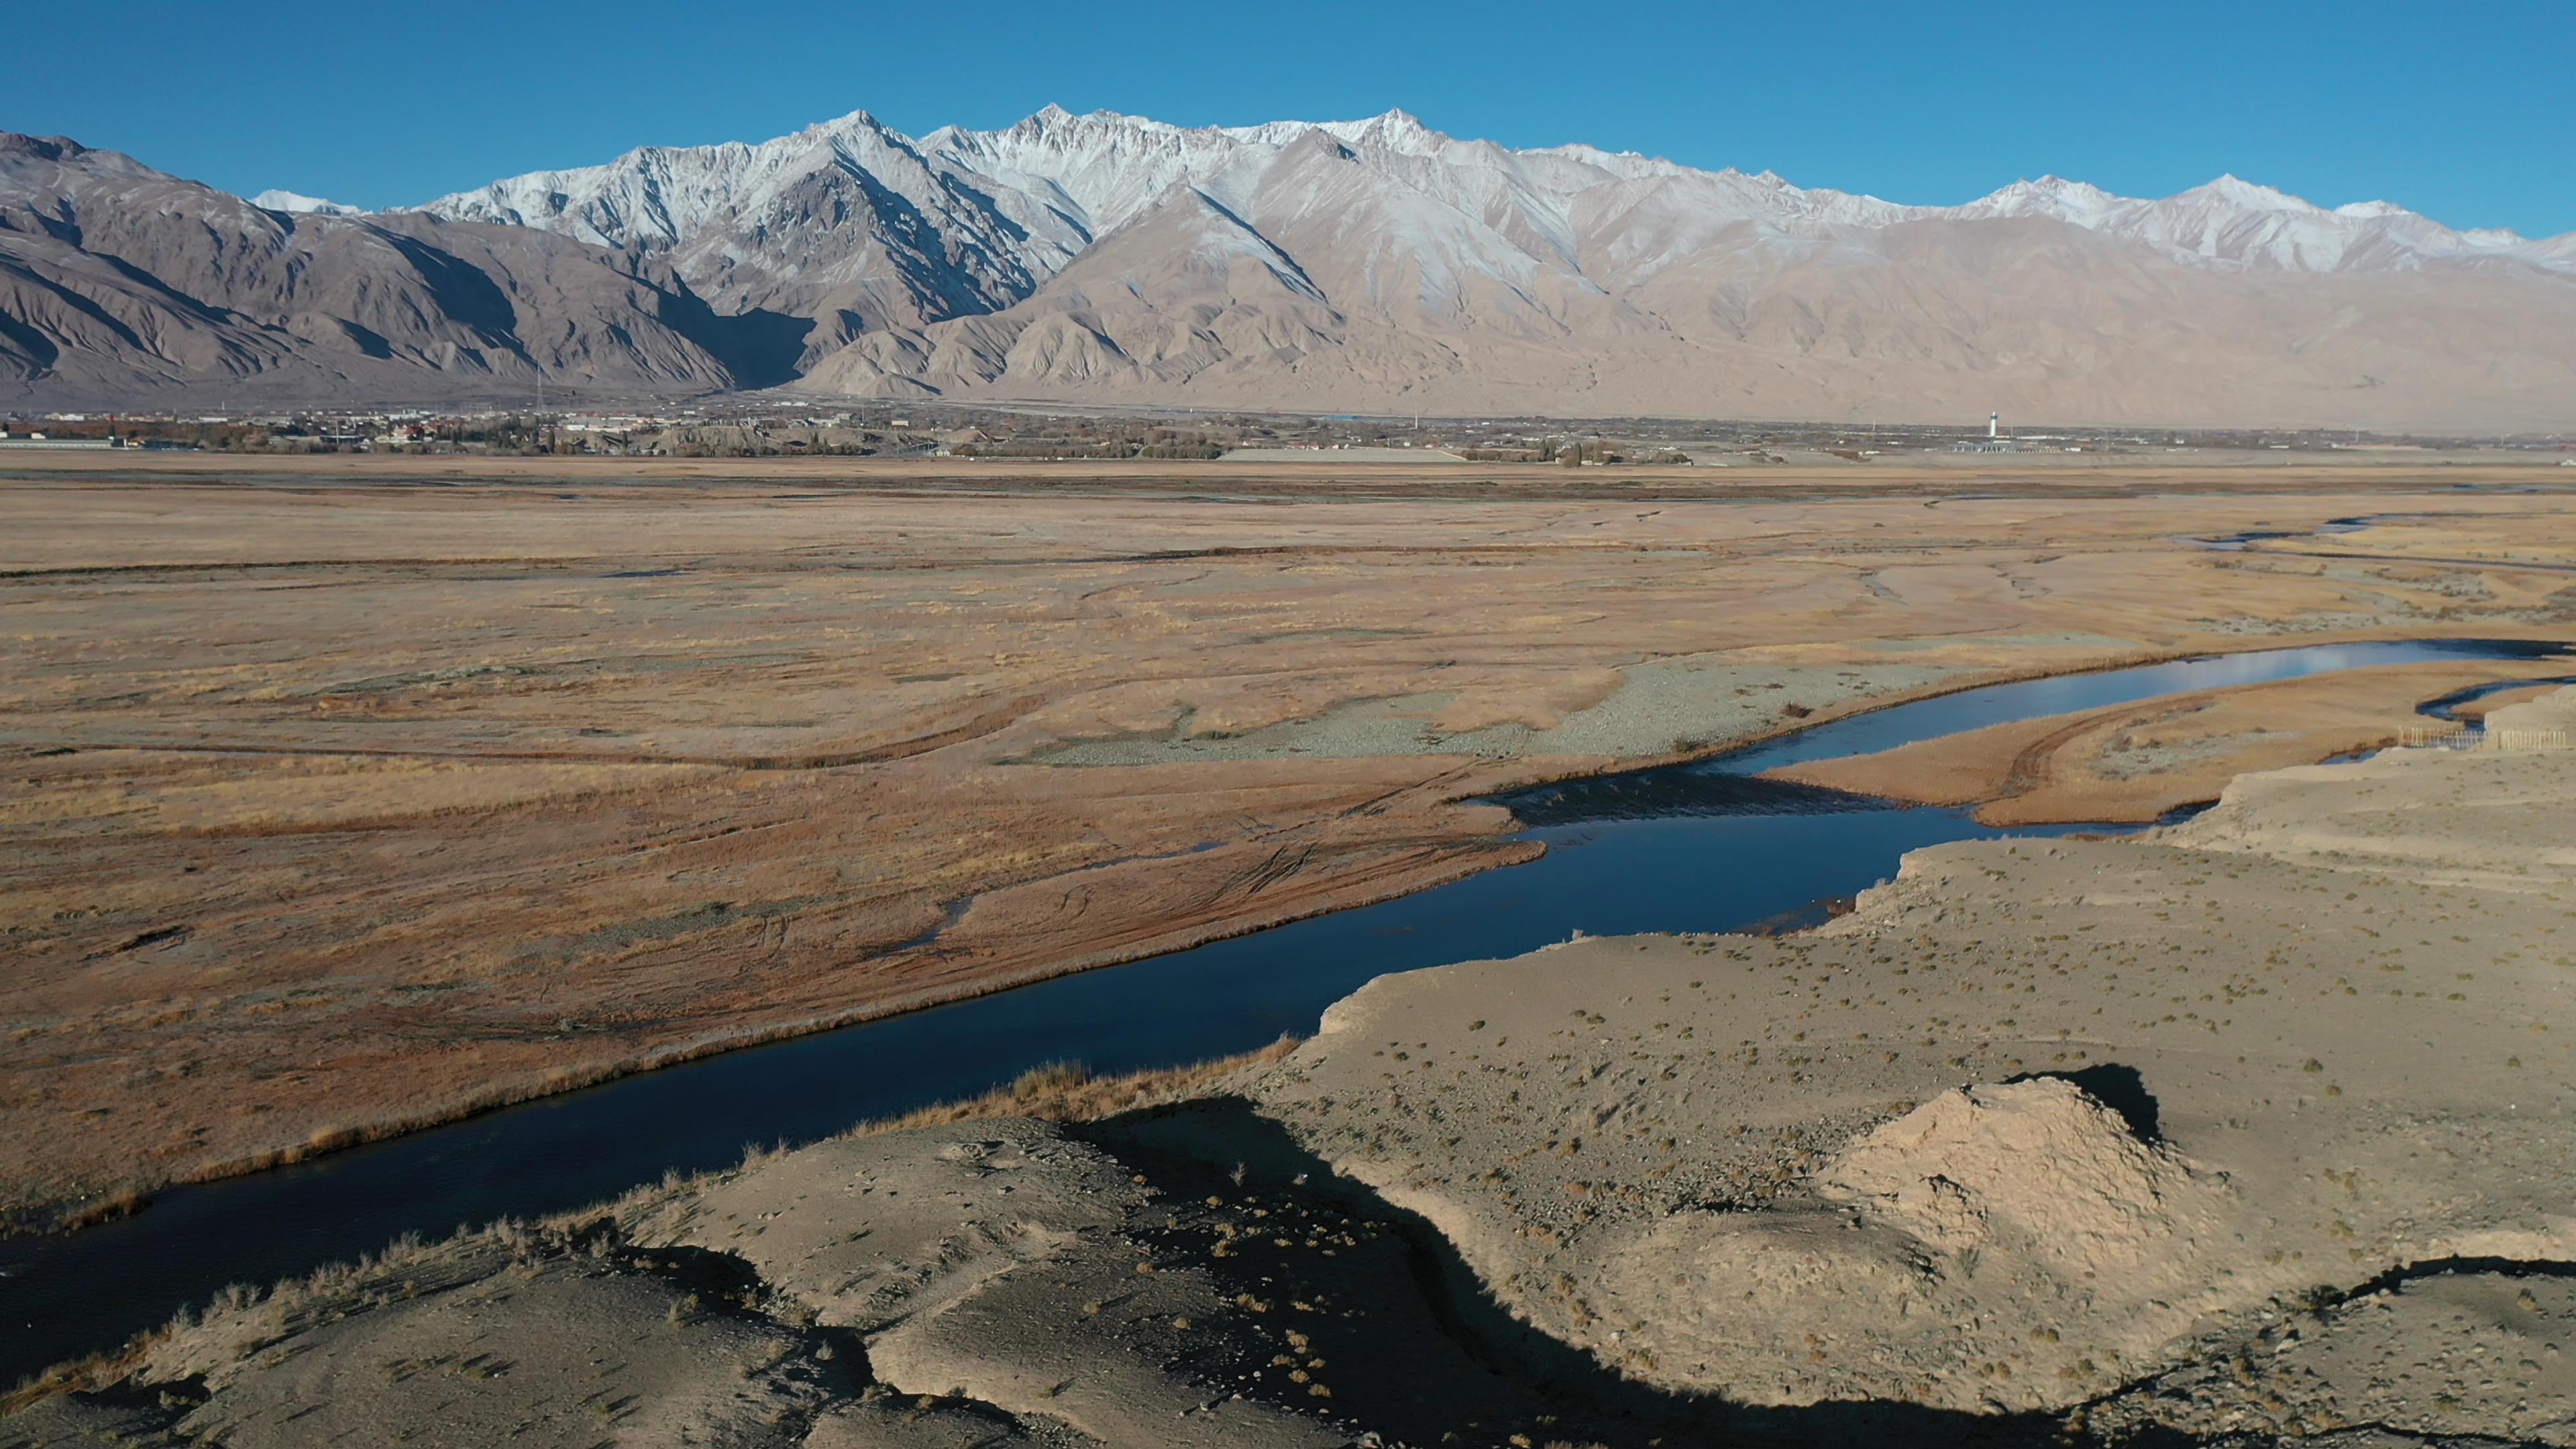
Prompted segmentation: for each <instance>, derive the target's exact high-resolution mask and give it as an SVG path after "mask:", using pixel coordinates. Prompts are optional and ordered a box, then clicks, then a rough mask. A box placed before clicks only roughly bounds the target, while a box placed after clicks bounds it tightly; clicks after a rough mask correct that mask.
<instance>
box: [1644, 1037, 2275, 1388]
mask: <svg viewBox="0 0 2576 1449" xmlns="http://www.w3.org/2000/svg"><path fill="white" fill-rule="evenodd" d="M1805 1188H1806V1190H1805V1191H1803V1192H1798V1193H1793V1194H1790V1195H1787V1196H1784V1197H1783V1198H1782V1199H1780V1200H1779V1201H1778V1202H1777V1204H1776V1205H1775V1206H1773V1207H1770V1208H1766V1209H1764V1210H1761V1211H1756V1212H1733V1213H1723V1212H1685V1213H1681V1214H1677V1215H1675V1216H1673V1217H1671V1218H1669V1219H1666V1220H1665V1221H1663V1222H1660V1223H1657V1224H1654V1225H1652V1226H1651V1227H1649V1228H1647V1229H1646V1230H1645V1231H1644V1232H1642V1233H1638V1234H1622V1235H1618V1236H1616V1237H1614V1238H1613V1239H1612V1241H1611V1243H1610V1244H1609V1245H1607V1248H1608V1250H1607V1252H1606V1254H1605V1257H1606V1260H1607V1261H1606V1262H1605V1263H1604V1264H1603V1267H1602V1274H1601V1276H1602V1282H1603V1284H1604V1287H1605V1289H1606V1291H1605V1292H1604V1293H1603V1294H1602V1295H1601V1297H1600V1299H1599V1300H1598V1302H1597V1304H1596V1308H1597V1310H1598V1311H1600V1312H1602V1313H1604V1314H1606V1315H1607V1316H1608V1318H1609V1319H1611V1320H1612V1321H1618V1322H1628V1321H1632V1320H1633V1321H1638V1322H1640V1323H1642V1325H1643V1327H1642V1328H1641V1329H1639V1330H1636V1331H1635V1332H1634V1334H1633V1336H1635V1337H1637V1338H1640V1339H1642V1340H1643V1341H1644V1344H1645V1347H1646V1350H1647V1352H1648V1353H1650V1354H1651V1355H1652V1357H1653V1358H1654V1360H1655V1372H1656V1373H1657V1375H1658V1376H1659V1377H1670V1378H1672V1379H1674V1380H1675V1381H1677V1382H1684V1383H1688V1384H1690V1385H1691V1386H1692V1387H1694V1388H1699V1389H1703V1390H1705V1389H1710V1388H1715V1389H1718V1390H1720V1391H1722V1392H1725V1393H1726V1394H1728V1395H1729V1396H1730V1397H1734V1398H1738V1399H1741V1400H1745V1401H1748V1402H1752V1403H1760V1404H1811V1403H1818V1402H1822V1401H1825V1400H1828V1399H1848V1398H1915V1399H1917V1400H1919V1401H1924V1402H1930V1403H1935V1404H1939V1405H1941V1406H1943V1407H1948V1408H1960V1409H1988V1410H1992V1409H2033V1408H2057V1407H2063V1406H2065V1405H2066V1404H2070V1403H2074V1402H2079V1401H2081V1400H2082V1399H2084V1398H2085V1397H2088V1396H2089V1394H2090V1393H2092V1392H2098V1391H2099V1387H2100V1381H2101V1376H2102V1374H2103V1372H2104V1371H2105V1370H2104V1364H2105V1363H2107V1362H2108V1361H2110V1360H2112V1359H2115V1358H2116V1359H2126V1358H2130V1357H2134V1356H2137V1355H2141V1354H2145V1353H2148V1352H2151V1351H2152V1350H2153V1348H2154V1347H2155V1346H2156V1342H2157V1341H2158V1339H2159V1338H2160V1337H2161V1336H2164V1335H2168V1334H2170V1333H2172V1332H2174V1331H2177V1330H2179V1329H2180V1328H2181V1327H2182V1326H2183V1323H2182V1321H2181V1320H2180V1319H2179V1318H2178V1317H2177V1315H2176V1313H2175V1311H2174V1305H2175V1304H2177V1303H2180V1302H2182V1301H2185V1300H2186V1299H2187V1297H2188V1296H2189V1294H2190V1290H2191V1287H2192V1285H2193V1283H2194V1282H2195V1281H2196V1280H2197V1279H2199V1278H2201V1277H2203V1276H2205V1275H2206V1271H2207V1270H2206V1266H2205V1265H2204V1264H2203V1263H2201V1262H2200V1258H2201V1255H2202V1251H2203V1245H2204V1243H2205V1241H2206V1240H2207V1239H2208V1237H2209V1236H2210V1234H2211V1230H2212V1229H2213V1228H2214V1227H2215V1226H2216V1225H2217V1224H2218V1223H2219V1222H2220V1221H2221V1220H2222V1218H2223V1216H2224V1206H2225V1192H2224V1189H2223V1188H2222V1187H2220V1186H2218V1185H2216V1184H2214V1183H2212V1182H2211V1181H2209V1180H2207V1179H2206V1177H2205V1176H2204V1175H2203V1174H2201V1173H2199V1172H2197V1171H2196V1170H2195V1169H2194V1168H2193V1166H2192V1165H2191V1164H2190V1163H2188V1162H2186V1161H2185V1160H2184V1159H2183V1158H2182V1157H2181V1156H2180V1155H2179V1154H2177V1153H2175V1152H2173V1151H2172V1150H2170V1149H2169V1148H2164V1147H2160V1146H2154V1145H2150V1144H2148V1143H2145V1142H2141V1141H2140V1140H2138V1138H2137V1137H2136V1136H2135V1135H2133V1134H2132V1132H2131V1131H2130V1128H2129V1124H2128V1123H2127V1122H2126V1121H2124V1120H2123V1119H2122V1118H2121V1117H2120V1115H2119V1114H2118V1113H2116V1112H2114V1111H2112V1110H2111V1109H2110V1108H2108V1107H2106V1106H2104V1105H2103V1104H2102V1103H2100V1102H2098V1101H2096V1100H2094V1099H2093V1098H2092V1097H2091V1096H2089V1095H2087V1094H2086V1093H2085V1092H2084V1091H2083V1089H2081V1088H2079V1087H2077V1086H2075V1085H2074V1084H2073V1083H2070V1082H2066V1081H2062V1080H2056V1079H2046V1078H2043V1079H2038V1080H2031V1081H2018V1082H2005V1083H1988V1084H1983V1085H1979V1086H1974V1087H1967V1088H1962V1089H1959V1090H1955V1091H1949V1092H1944V1093H1942V1094H1941V1095H1940V1096H1938V1097H1936V1098H1934V1099H1933V1100H1932V1101H1930V1102H1928V1103H1926V1104H1924V1105H1923V1106H1920V1107H1917V1108H1915V1109H1914V1110H1913V1111H1911V1112H1908V1113H1906V1114H1905V1115H1903V1116H1901V1117H1898V1118H1895V1119H1894V1120H1892V1121H1888V1122H1886V1123H1883V1124H1881V1125H1880V1126H1878V1127H1876V1128H1874V1129H1872V1130H1871V1131H1869V1132H1866V1133H1864V1134H1862V1135H1861V1136H1859V1137H1857V1138H1856V1139H1854V1140H1853V1141H1851V1142H1850V1143H1849V1144H1848V1145H1847V1146H1846V1147H1845V1148H1844V1149H1843V1150H1842V1151H1840V1152H1839V1153H1836V1154H1835V1155H1833V1156H1832V1157H1831V1158H1830V1159H1829V1160H1828V1161H1827V1162H1826V1164H1825V1166H1824V1167H1823V1169H1822V1170H1821V1171H1819V1172H1818V1173H1817V1174H1816V1175H1815V1176H1814V1177H1813V1178H1812V1179H1811V1180H1810V1181H1809V1182H1808V1183H1807V1184H1806V1185H1805ZM1748 1306H1751V1308H1752V1310H1753V1311H1754V1312H1757V1313H1758V1314H1760V1315H1761V1317H1762V1318H1763V1319H1764V1321H1765V1323H1766V1331H1765V1332H1763V1333H1759V1334H1747V1333H1745V1332H1744V1327H1745V1313H1746V1311H1747V1308H1748ZM1630 1336H1632V1335H1631V1334H1630V1333H1627V1332H1623V1333H1621V1335H1620V1339H1621V1341H1622V1343H1623V1344H1625V1343H1626V1340H1627V1339H1628V1338H1629V1337H1630Z"/></svg>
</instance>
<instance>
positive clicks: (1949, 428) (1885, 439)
mask: <svg viewBox="0 0 2576 1449" xmlns="http://www.w3.org/2000/svg"><path fill="white" fill-rule="evenodd" d="M2472 447H2474V448H2482V449H2493V448H2503V449H2514V450H2534V451H2548V452H2557V453H2562V454H2567V455H2568V456H2569V461H2571V462H2576V438H2571V437H2568V436H2559V437H2534V438H2520V439H2505V440H2493V439H2484V440H2478V439H2461V438H2443V437H2419V436H2387V435H2376V434H2368V433H2358V432H2350V431H2345V430H2335V431H2332V432H2328V431H2322V430H2312V431H2282V430H2271V431H2209V430H2175V429H2163V428H2157V429H2140V428H2135V427H2124V428H2116V429H2079V428H2067V427H2062V426H2061V427H2033V428H2012V427H2008V426H2007V425H2006V424H2005V422H2004V420H2003V418H2002V416H2001V415H2000V414H1990V415H1989V416H1988V417H1987V418H1985V419H1984V420H1982V422H1980V423H1977V424H1968V425H1927V424H1853V423H1840V424H1831V423H1777V422H1751V421H1746V422H1708V421H1704V420H1681V419H1649V418H1629V419H1616V420H1574V419H1552V418H1535V417H1534V418H1478V419H1442V418H1425V417H1359V416H1307V415H1290V414H1278V413H1206V414H1196V413H1159V414H1145V413H1138V414H1095V413H1082V412H1075V411H1070V410H1057V411H1049V410H1044V409H1039V408H1000V407H978V406H962V405H947V404H907V405H902V406H894V405H886V404H869V405H860V406H855V407H848V408H833V409H828V410H827V409H817V408H811V407H761V406H745V405H743V404H742V403H740V402H739V401H733V400H729V401H728V402H726V403H725V404H723V405H720V406H694V405H693V406H680V407H659V408H647V407H637V408H633V409H631V410H622V411H621V410H590V409H569V410H563V411H540V410H536V409H522V410H515V411H513V410H502V409H492V410H485V411H479V412H442V411H436V410H430V409H384V410H373V411H368V410H345V411H343V410H314V411H291V412H262V413H239V414H237V413H228V412H202V413H185V414H180V413H119V414H109V413H50V414H46V415H43V416H40V417H36V416H21V417H10V416H8V415H6V414H0V453H5V452H10V451H19V450H84V449H90V450H95V449H113V448H144V449H154V450H168V449H198V450H205V451H213V452H232V453H277V454H298V453H306V454H310V453H400V454H423V455H428V454H462V455H475V454H483V455H500V456H518V457H543V456H549V455H554V456H585V455H586V456H596V457H612V458H615V457H653V458H792V457H854V458H855V457H877V458H933V457H946V458H994V459H1012V460H1021V461H1046V460H1118V459H1150V458H1176V459H1218V458H1229V457H1234V458H1254V459H1264V460H1268V461H1295V460H1296V458H1297V457H1298V456H1299V455H1302V454H1313V455H1315V457H1316V460H1317V461H1324V460H1327V459H1331V458H1336V457H1338V458H1340V459H1342V460H1344V461H1357V458H1356V457H1355V456H1354V455H1355V454H1357V455H1358V456H1361V457H1365V456H1368V455H1372V454H1379V455H1385V456H1389V457H1401V456H1402V455H1403V454H1405V453H1407V452H1410V453H1412V454H1413V455H1414V456H1417V457H1421V458H1423V459H1424V460H1425V461H1429V460H1430V459H1432V458H1444V459H1455V460H1463V461H1468V462H1480V463H1532V464H1549V465H1556V466H1562V467H1595V466H1616V465H1622V464H1662V465H1667V466H1673V465H1694V466H1706V467H1736V466H1747V465H1751V466H1759V465H1762V464H1765V463H1789V462H1833V461H1840V462H1845V463H1865V462H1867V461H1869V460H1870V459H1873V458H1876V457H1880V456H1885V455H1891V454H1900V453H1902V454H1912V455H1920V454H1924V453H1945V452H1946V453H1970V454H1995V453H2035V452H2048V453H2076V454H2082V453H2125V454H2170V453H2175V452H2196V451H2241V450H2271V451H2280V452H2307V451H2345V450H2353V449H2365V450H2371V451H2387V450H2391V449H2409V448H2412V449H2446V450H2448V449H2458V448H2472Z"/></svg>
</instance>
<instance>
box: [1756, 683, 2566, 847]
mask: <svg viewBox="0 0 2576 1449" xmlns="http://www.w3.org/2000/svg"><path fill="white" fill-rule="evenodd" d="M2571 672H2576V658H2566V657H2560V658H2548V659H2535V660H2528V661H2511V662H2505V661H2486V660H2477V661H2468V660H2463V661H2459V662H2456V663H2445V664H2433V665H2397V666H2389V667H2382V668H2374V669H2356V670H2351V671H2348V672H2345V673H2339V674H2327V675H2316V676H2311V677H2309V678H2305V679H2291V680H2281V681H2277V682H2274V683H2269V684H2249V685H2241V686H2238V687H2235V688H2232V689H2216V690H2205V691H2198V692H2194V693H2190V694H2180V695H2169V696H2166V697H2164V698H2160V699H2153V700H2144V701H2140V702H2138V703H2134V704H2126V705H2120V706H2117V707H2114V708H2110V709H2098V710H2085V711H2081V712H2079V713H2074V714H2062V715H2050V716H2048V717H2046V718H2043V719H2034V720H2021V721H2017V722H2015V723H2012V724H2002V725H1994V726H1991V727H1989V728H1986V729H1981V730H1969V731H1966V732H1964V733H1961V734H1956V735H1949V736H1945V737H1944V738H1941V739H1937V740H1927V741H1924V742H1923V743H1921V744H1915V745H1907V746H1904V747H1902V748H1900V749H1894V750H1886V751H1882V752H1880V753H1877V754H1872V755H1856V756H1852V757H1849V758H1846V759H1839V760H1822V761H1817V762H1815V763H1812V764H1803V765H1791V766H1787V767H1785V768H1782V769H1779V770H1774V771H1771V772H1770V775H1771V777H1772V778H1775V779H1783V780H1796V781H1799V782H1801V783H1803V784H1809V785H1823V786H1825V787H1827V788H1829V789H1836V790H1850V791H1853V792H1855V793H1858V794H1863V795H1879V796H1885V797H1887V798H1889V799H1898V800H1911V801H1916V802H1919V803H1922V804H1928V805H1975V806H1977V812H1976V814H1977V818H1978V819H1979V820H1981V821H1984V822H1985V823H1987V824H1989V825H2036V824H2045V823H2051V822H2061V821H2093V820H2099V821H2106V822H2121V823H2137V822H2144V821H2151V820H2156V819H2159V818H2161V817H2163V816H2164V815H2165V814H2167V813H2168V812H2170V811H2172V810H2174V809H2175V808H2177V807H2179V806H2184V805H2191V804H2197V803H2200V802H2202V801H2208V800H2215V799H2217V798H2218V794H2219V791H2220V790H2221V789H2223V788H2225V786H2226V784H2227V782H2228V781H2229V780H2231V779H2234V778H2235V777H2236V776H2238V775H2240V774H2244V773H2246V772H2249V771H2255V770H2272V769H2281V768H2284V767H2286V766H2290V765H2302V764H2309V763H2313V762H2315V761H2318V760H2324V759H2330V758H2333V757H2335V756H2338V755H2346V754H2353V753H2357V752H2360V751H2364V750H2375V749H2380V748H2383V747H2385V746H2389V745H2395V744H2401V743H2405V742H2407V741H2408V740H2410V739H2412V740H2415V741H2417V742H2419V743H2420V742H2422V740H2423V739H2424V738H2425V737H2426V736H2428V735H2431V734H2435V733H2439V732H2443V731H2447V730H2450V729H2453V728H2455V727H2456V726H2454V725H2452V724H2450V723H2448V722H2445V721H2439V720H2432V719H2427V718H2426V717H2424V716H2423V715H2422V714H2420V713H2418V712H2417V710H2416V708H2415V706H2416V705H2417V704H2418V703H2420V702H2422V701H2425V700H2431V699H2438V698H2440V697H2442V696H2443V695H2445V694H2448V693H2450V692H2451V691H2453V690H2457V689H2461V688H2465V687H2467V686H2470V685H2474V684H2480V683H2484V682H2488V681H2494V680H2504V679H2512V678H2518V677H2519V678H2543V677H2557V678H2564V677H2565V676H2567V675H2568V674H2570V673H2571ZM2533 688H2534V691H2535V692H2545V691H2546V690H2547V689H2548V688H2550V686H2547V685H2538V686H2534V687H2533ZM2522 697H2526V696H2525V695H2523V694H2522V693H2521V692H2507V693H2503V694H2500V695H2498V696H2495V697H2494V698H2493V700H2492V701H2491V702H2490V701H2481V702H2479V705H2478V708H2492V707H2499V706H2501V705H2503V704H2508V703H2511V702H2513V701H2514V700H2516V699H2517V698H2522Z"/></svg>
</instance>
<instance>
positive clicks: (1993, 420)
mask: <svg viewBox="0 0 2576 1449" xmlns="http://www.w3.org/2000/svg"><path fill="white" fill-rule="evenodd" d="M2003 423H2004V415H2003V414H2002V413H1988V414H1986V441H1987V442H1989V443H1991V442H1993V441H1995V440H1996V439H1998V438H2000V437H2002V436H2003V433H2002V431H2001V429H2002V427H2003Z"/></svg>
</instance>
